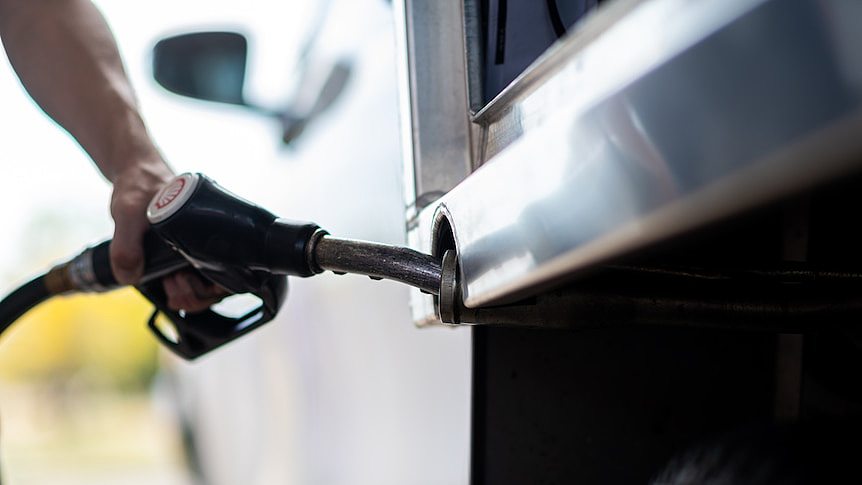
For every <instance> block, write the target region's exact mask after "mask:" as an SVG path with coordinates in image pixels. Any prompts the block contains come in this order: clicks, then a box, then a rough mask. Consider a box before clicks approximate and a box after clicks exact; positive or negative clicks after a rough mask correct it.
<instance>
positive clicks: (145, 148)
mask: <svg viewBox="0 0 862 485" xmlns="http://www.w3.org/2000/svg"><path fill="white" fill-rule="evenodd" d="M0 37H2V39H3V45H4V46H5V48H6V52H7V53H8V55H9V60H10V62H11V63H12V66H13V67H14V68H15V71H16V72H17V73H18V76H19V77H20V78H21V82H22V83H23V84H24V87H25V88H26V89H27V91H28V92H29V93H30V95H31V96H32V97H33V99H34V100H35V101H36V102H37V103H38V104H39V106H41V107H42V109H43V110H45V112H46V113H47V114H48V115H49V116H50V117H51V118H53V119H54V120H56V121H57V122H58V123H59V124H60V125H62V126H63V127H64V128H65V129H66V130H68V131H69V133H71V134H72V136H73V137H75V139H76V140H77V141H78V143H80V144H81V146H82V147H83V148H84V149H85V150H86V151H87V153H88V154H89V155H90V157H91V158H92V159H93V160H94V161H95V162H96V165H97V166H98V167H99V170H100V171H101V172H102V173H103V174H104V175H105V177H106V178H107V179H108V180H110V181H111V183H113V184H114V194H113V197H112V199H111V215H112V216H113V218H114V222H115V233H114V243H113V244H112V246H111V264H112V265H113V267H114V272H115V273H116V275H117V277H118V279H120V280H121V282H123V283H132V282H134V281H136V280H137V278H138V277H139V276H140V274H141V272H142V270H143V257H142V250H141V244H140V241H141V237H142V235H143V233H144V231H145V230H146V227H147V225H146V219H145V214H144V212H145V208H146V203H147V202H149V199H150V198H151V197H152V195H153V194H154V193H155V192H156V190H157V189H158V188H159V187H160V186H161V185H162V184H164V183H165V182H166V181H167V180H168V179H169V178H170V177H171V176H172V172H171V170H170V168H168V166H167V164H166V163H165V162H164V160H163V159H162V157H161V155H160V154H159V152H158V150H157V149H156V148H155V146H154V145H153V143H152V141H151V140H150V137H149V135H148V134H147V130H146V127H145V126H144V123H143V121H142V119H141V116H140V114H139V113H138V109H137V105H136V100H135V95H134V92H133V91H132V88H131V86H130V84H129V82H128V80H127V78H126V74H125V71H124V69H123V65H122V62H121V60H120V56H119V53H118V52H117V47H116V44H115V42H114V38H113V36H112V35H111V32H110V30H109V29H108V26H107V25H106V23H105V21H104V19H103V18H102V16H101V14H100V13H99V12H98V10H96V8H95V7H94V6H93V5H92V4H91V3H90V2H89V0H0Z"/></svg>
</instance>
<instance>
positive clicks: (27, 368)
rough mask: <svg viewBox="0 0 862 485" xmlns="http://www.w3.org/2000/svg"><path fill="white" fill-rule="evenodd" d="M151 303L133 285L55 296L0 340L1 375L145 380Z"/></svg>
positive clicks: (149, 367)
mask: <svg viewBox="0 0 862 485" xmlns="http://www.w3.org/2000/svg"><path fill="white" fill-rule="evenodd" d="M151 312H152V305H151V304H150V303H149V302H148V301H147V300H146V299H144V298H143V297H142V296H141V295H140V294H138V293H137V291H135V290H134V289H132V288H123V289H120V290H117V291H114V292H111V293H106V294H80V295H74V296H61V297H55V298H53V299H51V300H49V301H47V302H45V303H42V304H41V305H39V306H37V307H36V308H34V309H32V310H30V311H29V312H28V313H27V314H25V315H24V316H23V317H21V318H20V319H19V320H18V321H17V322H16V323H15V324H14V325H13V326H12V327H11V328H10V329H8V330H7V331H6V332H5V333H4V335H3V338H2V339H0V377H3V378H5V379H12V380H20V379H27V380H40V379H46V380H53V379H56V378H58V377H59V378H63V377H68V376H69V375H71V374H79V375H80V374H82V373H83V374H86V376H87V379H88V381H91V382H93V383H97V384H100V385H101V384H104V385H108V386H121V387H128V386H133V387H138V386H142V385H146V384H147V383H148V382H149V380H150V379H151V378H152V376H153V373H154V372H155V367H156V345H157V344H156V340H155V337H153V335H152V334H151V333H150V331H149V329H148V328H147V326H146V322H147V319H148V318H149V316H150V314H151Z"/></svg>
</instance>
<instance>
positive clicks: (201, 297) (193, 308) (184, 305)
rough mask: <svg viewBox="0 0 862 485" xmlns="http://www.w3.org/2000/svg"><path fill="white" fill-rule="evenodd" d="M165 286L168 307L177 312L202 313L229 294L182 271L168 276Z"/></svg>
mask: <svg viewBox="0 0 862 485" xmlns="http://www.w3.org/2000/svg"><path fill="white" fill-rule="evenodd" d="M163 284H164V288H165V294H166V295H167V296H168V307H169V308H170V309H171V310H175V311H179V310H184V311H187V312H190V313H196V312H200V311H203V310H206V309H207V308H209V307H210V306H211V305H213V304H214V303H216V302H218V301H219V300H220V299H221V298H222V297H224V296H226V295H227V292H226V291H225V290H223V289H222V288H220V287H218V286H216V285H214V284H212V283H209V282H204V281H203V280H202V279H201V278H200V277H198V276H197V275H195V274H194V273H191V272H188V271H180V272H177V273H174V274H171V275H169V276H166V277H165V278H164V280H163Z"/></svg>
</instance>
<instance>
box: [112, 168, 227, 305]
mask: <svg viewBox="0 0 862 485" xmlns="http://www.w3.org/2000/svg"><path fill="white" fill-rule="evenodd" d="M130 167H131V168H129V169H127V170H125V171H123V172H121V173H119V174H117V175H116V176H115V177H114V180H113V182H114V193H113V195H112V197H111V216H112V217H113V218H114V238H113V240H112V241H111V249H110V251H111V269H112V270H113V272H114V276H115V277H116V278H117V281H118V282H120V283H122V284H125V285H133V284H136V283H137V282H138V281H139V280H140V279H141V276H142V275H143V272H144V250H143V237H144V233H145V232H146V231H147V229H148V228H149V222H148V221H147V216H146V210H147V205H148V204H149V203H150V200H152V198H153V196H154V195H155V194H156V193H157V192H158V191H159V189H161V188H162V186H163V185H164V184H166V183H167V182H168V181H170V180H171V179H172V178H173V172H172V171H171V170H170V168H168V166H167V164H165V163H164V162H163V161H162V160H161V158H160V157H154V158H152V159H141V160H138V161H137V162H135V163H132V164H130ZM162 283H163V285H164V288H165V294H166V295H167V296H168V307H170V308H171V309H172V310H184V311H187V312H191V313H195V312H200V311H203V310H206V309H207V308H209V307H210V305H212V304H214V303H216V302H218V301H219V300H220V299H221V298H222V297H224V296H225V295H226V294H227V292H226V291H225V290H223V289H222V288H220V287H218V286H216V285H214V284H212V283H210V282H208V281H204V280H202V279H201V278H200V277H199V276H198V275H196V274H195V273H193V272H191V271H179V272H176V273H174V274H171V275H168V276H166V277H165V278H164V279H163V281H162Z"/></svg>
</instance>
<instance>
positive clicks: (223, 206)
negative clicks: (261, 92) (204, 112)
mask: <svg viewBox="0 0 862 485" xmlns="http://www.w3.org/2000/svg"><path fill="white" fill-rule="evenodd" d="M147 215H148V217H149V220H150V223H151V224H152V227H153V230H154V231H155V232H156V233H157V234H158V235H159V236H161V237H162V238H163V239H164V240H165V241H167V242H168V244H170V245H172V246H173V247H174V248H175V249H176V250H177V251H179V252H180V253H182V254H183V255H184V256H185V257H186V258H187V259H188V260H189V261H191V263H192V265H194V266H195V267H196V268H197V269H198V270H199V271H201V272H202V273H204V274H205V275H207V276H208V277H210V278H211V279H213V281H216V282H217V283H219V284H221V285H222V286H225V287H226V288H228V289H230V290H233V288H232V287H231V285H232V282H231V281H221V280H220V277H223V276H224V275H225V274H230V275H233V276H237V275H243V274H247V273H253V272H254V271H265V272H269V273H275V274H285V275H292V276H302V277H307V276H313V275H315V274H318V273H321V272H323V271H326V270H329V271H333V272H335V273H356V274H363V275H366V276H369V277H372V278H374V279H391V280H395V281H400V282H402V283H406V284H408V285H411V286H415V287H417V288H420V289H422V290H423V291H425V292H427V293H432V294H437V293H439V291H440V278H441V266H440V262H439V261H438V260H437V259H436V258H434V257H432V256H429V255H427V254H423V253H420V252H417V251H414V250H412V249H409V248H404V247H399V246H391V245H388V244H380V243H373V242H367V241H358V240H353V239H341V238H335V237H332V236H330V235H329V233H327V232H326V231H324V230H323V229H321V228H320V226H318V225H317V224H315V223H312V222H298V221H291V220H287V219H281V218H278V217H276V216H275V215H274V214H272V213H270V212H269V211H267V210H265V209H263V208H261V207H259V206H257V205H255V204H253V203H251V202H249V201H247V200H245V199H242V198H241V197H239V196H237V195H234V194H232V193H230V192H228V191H227V190H225V189H224V188H222V187H221V186H219V185H218V184H217V183H215V182H214V181H213V180H212V179H210V178H208V177H206V176H204V175H202V174H191V173H186V174H182V175H180V176H178V177H176V178H175V179H174V180H173V181H172V182H171V183H169V184H168V185H167V186H166V187H165V188H164V189H162V191H161V192H160V193H159V194H158V195H157V196H156V197H155V198H154V199H153V201H152V202H151V203H150V206H149V208H148V210H147ZM226 269H230V270H231V271H225V270H226ZM211 270H215V271H216V274H214V275H209V274H208V272H209V271H211Z"/></svg>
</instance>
